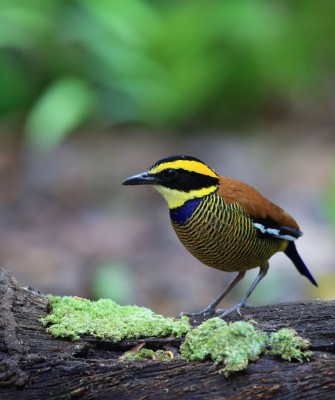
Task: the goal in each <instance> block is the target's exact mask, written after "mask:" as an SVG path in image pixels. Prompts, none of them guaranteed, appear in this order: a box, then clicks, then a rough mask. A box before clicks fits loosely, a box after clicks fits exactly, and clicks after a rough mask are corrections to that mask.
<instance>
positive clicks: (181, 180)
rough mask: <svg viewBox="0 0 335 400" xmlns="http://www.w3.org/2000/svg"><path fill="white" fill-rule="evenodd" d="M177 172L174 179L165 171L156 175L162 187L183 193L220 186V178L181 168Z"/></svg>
mask: <svg viewBox="0 0 335 400" xmlns="http://www.w3.org/2000/svg"><path fill="white" fill-rule="evenodd" d="M175 171H176V172H177V174H176V175H175V176H173V177H169V176H167V175H166V174H165V171H161V172H159V173H158V174H155V176H156V177H157V178H158V179H159V180H160V182H161V185H162V186H164V187H167V188H169V189H176V190H180V191H183V192H190V191H191V190H197V189H203V188H207V187H210V186H217V185H218V184H219V180H218V178H214V177H212V176H208V175H203V174H199V173H197V172H192V171H187V170H184V169H181V168H178V169H176V170H175Z"/></svg>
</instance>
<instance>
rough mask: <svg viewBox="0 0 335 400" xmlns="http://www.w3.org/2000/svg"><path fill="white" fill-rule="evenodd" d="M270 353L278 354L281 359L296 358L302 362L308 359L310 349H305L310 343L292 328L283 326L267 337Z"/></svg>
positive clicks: (310, 353) (289, 359)
mask: <svg viewBox="0 0 335 400" xmlns="http://www.w3.org/2000/svg"><path fill="white" fill-rule="evenodd" d="M268 344H269V346H270V347H271V350H270V351H269V353H270V354H272V355H274V356H279V357H281V358H282V359H283V360H288V361H291V360H298V361H300V362H302V361H303V360H304V359H307V360H308V359H309V358H310V357H311V355H312V352H311V351H306V349H307V348H308V347H309V345H310V343H309V341H308V340H307V339H303V338H302V337H300V336H298V335H297V332H296V331H295V330H294V329H290V328H283V329H280V330H279V331H278V332H275V333H272V334H271V336H270V338H269V343H268Z"/></svg>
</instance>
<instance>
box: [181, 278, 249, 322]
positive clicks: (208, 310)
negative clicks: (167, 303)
mask: <svg viewBox="0 0 335 400" xmlns="http://www.w3.org/2000/svg"><path fill="white" fill-rule="evenodd" d="M244 275H245V271H243V272H239V273H238V274H237V275H236V276H235V278H234V279H233V280H232V281H231V282H230V283H229V285H228V286H227V287H226V288H225V289H224V291H223V292H222V293H220V294H219V296H218V297H217V298H216V299H215V300H214V301H213V302H212V303H211V304H209V305H208V306H207V307H206V308H205V309H204V310H201V311H199V312H196V313H186V312H183V313H181V314H180V315H186V316H188V317H196V316H199V315H213V314H215V308H216V306H217V305H218V304H219V303H220V301H221V300H222V299H223V298H224V297H225V296H226V295H227V294H228V293H229V292H230V291H231V290H232V288H233V287H234V286H235V285H236V284H237V283H238V282H239V281H240V280H241V279H242V278H243V277H244Z"/></svg>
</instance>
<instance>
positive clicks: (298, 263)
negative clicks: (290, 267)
mask: <svg viewBox="0 0 335 400" xmlns="http://www.w3.org/2000/svg"><path fill="white" fill-rule="evenodd" d="M285 254H286V255H287V257H288V258H289V259H290V260H291V261H292V262H293V264H294V265H295V267H296V269H297V270H298V271H299V272H300V273H301V275H304V276H306V278H308V279H309V280H310V281H311V282H312V283H313V285H315V286H318V284H317V283H316V281H315V279H314V278H313V276H312V274H311V273H310V272H309V270H308V268H307V267H306V265H305V263H304V262H303V261H302V259H301V257H300V256H299V254H298V252H297V249H296V247H295V244H294V242H292V241H290V242H289V244H288V246H287V249H286V250H285Z"/></svg>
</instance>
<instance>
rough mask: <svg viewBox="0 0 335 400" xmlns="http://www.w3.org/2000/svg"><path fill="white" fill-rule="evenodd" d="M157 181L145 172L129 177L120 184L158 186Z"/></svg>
mask: <svg viewBox="0 0 335 400" xmlns="http://www.w3.org/2000/svg"><path fill="white" fill-rule="evenodd" d="M158 184H159V181H158V179H157V178H156V177H154V176H151V175H149V174H148V173H147V172H142V173H140V174H137V175H134V176H131V177H130V178H127V179H126V180H125V181H123V182H122V185H158Z"/></svg>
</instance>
